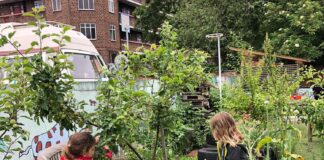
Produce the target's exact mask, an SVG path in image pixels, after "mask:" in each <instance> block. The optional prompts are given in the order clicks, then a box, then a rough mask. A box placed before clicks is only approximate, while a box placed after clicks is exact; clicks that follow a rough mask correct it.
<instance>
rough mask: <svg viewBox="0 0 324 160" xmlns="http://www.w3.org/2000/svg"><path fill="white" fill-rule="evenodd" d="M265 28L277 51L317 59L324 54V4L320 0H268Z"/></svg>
mask: <svg viewBox="0 0 324 160" xmlns="http://www.w3.org/2000/svg"><path fill="white" fill-rule="evenodd" d="M265 9H266V12H265V13H264V14H265V19H264V21H263V25H264V31H266V32H268V33H270V38H271V39H272V43H273V46H274V49H275V51H276V52H278V53H280V54H286V55H290V56H295V57H301V58H306V59H311V60H314V59H316V58H319V57H321V56H323V53H324V38H323V36H322V35H323V34H324V25H323V21H324V13H323V11H324V7H323V2H322V1H318V0H294V1H278V2H268V3H266V4H265Z"/></svg>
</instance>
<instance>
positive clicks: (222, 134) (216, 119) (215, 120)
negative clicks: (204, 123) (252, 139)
mask: <svg viewBox="0 0 324 160" xmlns="http://www.w3.org/2000/svg"><path fill="white" fill-rule="evenodd" d="M210 129H211V131H212V134H213V137H214V138H215V140H217V141H218V143H219V144H220V145H226V144H229V145H230V146H233V147H235V146H236V145H237V144H238V143H241V142H242V141H243V136H242V134H241V133H240V131H239V130H238V129H237V128H236V124H235V121H234V119H233V118H232V116H231V115H230V114H228V113H227V112H220V113H218V114H216V115H215V116H213V117H212V118H211V119H210Z"/></svg>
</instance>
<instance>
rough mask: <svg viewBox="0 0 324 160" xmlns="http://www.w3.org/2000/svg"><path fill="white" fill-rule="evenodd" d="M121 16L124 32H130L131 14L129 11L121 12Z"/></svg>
mask: <svg viewBox="0 0 324 160" xmlns="http://www.w3.org/2000/svg"><path fill="white" fill-rule="evenodd" d="M120 18H121V26H122V31H123V32H128V33H129V30H130V29H129V22H130V19H129V14H127V13H121V14H120Z"/></svg>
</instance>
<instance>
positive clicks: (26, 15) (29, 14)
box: [23, 12, 35, 24]
mask: <svg viewBox="0 0 324 160" xmlns="http://www.w3.org/2000/svg"><path fill="white" fill-rule="evenodd" d="M23 16H25V17H35V14H33V13H32V12H25V13H24V14H23ZM30 23H32V24H34V23H35V22H30ZM28 24H29V22H28Z"/></svg>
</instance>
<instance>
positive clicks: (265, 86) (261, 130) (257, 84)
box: [221, 38, 323, 159]
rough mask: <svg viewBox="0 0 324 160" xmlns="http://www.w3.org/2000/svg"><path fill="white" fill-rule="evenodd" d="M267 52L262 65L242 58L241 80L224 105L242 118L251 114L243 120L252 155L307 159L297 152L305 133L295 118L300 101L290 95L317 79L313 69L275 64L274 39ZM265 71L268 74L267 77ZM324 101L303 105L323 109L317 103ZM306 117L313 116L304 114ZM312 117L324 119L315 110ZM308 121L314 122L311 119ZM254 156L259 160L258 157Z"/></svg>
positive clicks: (224, 100)
mask: <svg viewBox="0 0 324 160" xmlns="http://www.w3.org/2000/svg"><path fill="white" fill-rule="evenodd" d="M264 51H265V53H266V55H265V56H264V58H263V59H262V60H261V62H260V63H259V64H258V65H252V63H251V62H252V60H251V58H246V57H242V66H241V67H242V68H241V74H240V79H239V83H237V84H235V85H234V86H231V87H228V88H226V89H225V90H226V93H225V96H224V99H222V102H223V103H222V105H221V107H222V108H223V109H225V110H228V111H230V112H232V113H233V114H234V115H237V116H238V117H241V116H243V115H244V116H243V117H246V116H247V115H248V116H247V117H249V118H250V119H248V120H247V119H243V122H242V130H243V133H244V135H245V138H246V139H245V141H244V143H246V144H247V146H248V149H249V152H250V155H252V154H253V155H257V156H261V157H262V156H263V157H265V158H269V157H270V154H266V153H270V152H274V153H275V154H276V155H277V156H278V158H279V159H291V158H294V159H303V158H302V157H301V156H299V155H297V154H293V151H294V148H295V147H294V146H295V144H296V142H297V141H298V140H299V139H300V138H301V132H300V131H299V130H298V129H297V128H295V127H294V123H293V121H294V119H295V118H294V117H296V116H297V114H299V112H298V111H297V112H296V108H298V107H296V106H297V105H298V103H297V102H296V101H293V100H291V99H290V95H292V94H294V93H295V92H296V90H297V89H298V88H299V87H300V84H301V83H302V82H303V81H304V80H305V79H309V78H312V79H313V76H314V74H313V73H311V71H306V72H305V73H299V72H298V71H297V72H296V73H294V74H288V73H287V72H286V70H285V68H284V67H283V66H281V65H277V64H275V59H274V57H273V56H272V54H273V51H272V47H271V45H270V40H269V39H267V38H266V41H265V43H264ZM262 73H263V74H267V76H266V77H265V78H264V79H262V76H261V74H262ZM306 75H307V76H306ZM321 102H322V100H317V101H316V100H312V102H309V101H307V104H308V105H312V106H301V107H302V108H304V109H305V110H309V109H310V110H316V111H320V110H321V109H320V108H323V105H316V106H315V104H317V103H321ZM298 116H300V115H298ZM302 116H307V117H309V116H310V115H309V114H302ZM312 116H314V117H312V118H313V119H312V120H314V121H315V122H317V121H318V120H319V121H322V120H323V117H322V114H321V113H319V114H314V112H313V115H312ZM315 117H316V118H315ZM308 122H309V123H311V124H313V122H312V121H310V119H309V121H308ZM318 126H319V127H320V126H321V124H318ZM322 131H323V130H322ZM322 131H321V132H322ZM261 151H262V153H261ZM273 155H274V154H271V156H273ZM267 156H269V157H267ZM250 158H251V159H255V157H254V156H250Z"/></svg>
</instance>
